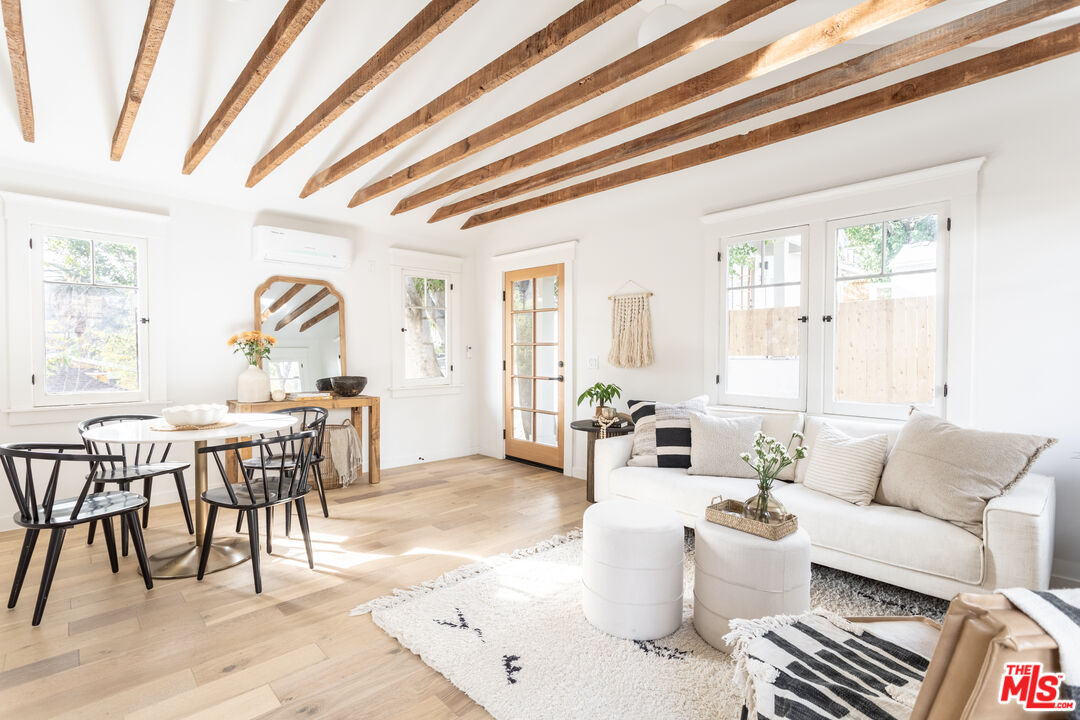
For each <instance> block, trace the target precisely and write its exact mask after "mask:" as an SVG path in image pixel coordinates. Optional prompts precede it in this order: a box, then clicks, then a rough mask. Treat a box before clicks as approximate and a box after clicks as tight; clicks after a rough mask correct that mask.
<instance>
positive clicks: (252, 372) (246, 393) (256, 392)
mask: <svg viewBox="0 0 1080 720" xmlns="http://www.w3.org/2000/svg"><path fill="white" fill-rule="evenodd" d="M269 399H270V376H269V375H267V374H266V373H265V372H263V370H262V368H260V367H259V366H258V365H248V368H247V370H245V371H244V372H242V373H240V377H238V378H237V379H236V400H237V402H242V403H253V402H266V401H268V400H269Z"/></svg>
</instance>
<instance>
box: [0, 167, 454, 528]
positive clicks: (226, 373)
mask: <svg viewBox="0 0 1080 720" xmlns="http://www.w3.org/2000/svg"><path fill="white" fill-rule="evenodd" d="M0 189H5V190H11V191H16V192H21V193H29V194H36V195H46V196H50V197H59V198H63V199H70V200H78V201H83V202H94V203H97V204H100V205H110V206H116V207H123V208H128V209H138V210H148V211H153V212H159V213H163V214H167V215H169V216H170V217H171V221H170V224H169V237H168V240H167V241H165V242H162V243H159V244H157V245H155V246H153V247H151V248H150V257H151V262H153V263H163V264H164V265H165V267H166V268H167V273H166V275H167V278H168V283H167V285H166V286H165V287H160V286H154V287H152V288H150V293H151V301H150V302H151V315H152V320H151V329H150V332H152V333H165V334H167V336H168V340H167V344H166V347H167V351H168V370H167V383H166V387H167V398H168V400H169V402H170V403H189V402H221V401H225V400H228V399H230V398H233V397H235V396H236V384H235V383H236V376H237V375H238V374H239V373H240V372H241V370H242V369H243V368H244V366H245V361H244V359H243V357H242V356H238V355H233V354H231V350H230V349H229V348H228V347H226V345H225V341H226V340H227V339H228V337H229V336H230V335H231V334H233V333H235V332H237V331H240V330H244V329H249V328H250V326H251V322H252V318H251V312H252V293H253V292H254V290H255V288H256V286H257V285H259V284H260V283H262V282H263V281H264V280H265V279H266V278H267V277H269V276H270V275H277V274H287V275H297V276H301V277H317V278H324V279H327V280H330V281H331V282H332V283H333V284H334V285H335V286H336V287H337V289H338V290H340V291H341V292H342V294H343V295H344V296H345V307H346V314H347V325H348V327H347V342H348V349H347V352H348V368H347V369H348V371H349V372H350V373H351V374H354V375H366V376H367V377H368V379H369V384H368V387H367V390H366V391H365V392H366V393H368V394H373V395H380V396H382V403H381V404H382V438H381V442H382V445H381V452H382V466H383V467H384V468H389V467H395V466H398V465H404V464H409V463H414V462H417V461H419V460H420V459H421V458H423V459H425V460H436V459H442V458H449V457H459V456H462V455H468V454H470V453H472V452H474V444H473V431H472V428H471V426H470V425H469V424H468V423H462V422H454V419H455V418H461V417H466V416H468V414H469V409H470V407H471V406H472V398H471V396H470V395H468V394H467V392H463V393H461V394H457V395H444V396H438V397H416V398H403V399H395V398H391V397H389V393H388V392H387V391H386V390H387V388H388V387H389V385H390V367H391V347H390V342H391V339H392V338H393V337H394V335H393V333H392V332H391V331H392V330H393V328H391V327H390V325H391V324H392V323H393V320H392V317H393V313H392V312H391V310H392V307H393V306H392V305H391V303H393V302H394V300H395V297H394V296H393V295H392V293H391V289H390V288H391V282H390V279H391V276H392V274H391V273H390V272H389V258H388V252H387V249H388V248H389V247H390V246H392V245H399V246H404V247H413V246H415V245H414V244H412V243H410V242H409V241H408V240H407V239H404V240H403V239H402V238H394V237H387V236H381V235H374V234H370V233H365V232H362V231H361V230H360V229H359V228H357V227H355V226H349V225H342V224H334V223H329V224H328V223H322V222H318V221H313V220H311V219H305V218H299V217H287V216H282V215H279V214H276V213H270V212H260V213H253V212H249V211H240V210H230V209H227V208H222V207H215V206H211V205H206V204H200V203H194V202H189V201H180V200H175V199H174V200H170V199H167V198H162V197H156V196H151V195H146V194H143V193H140V192H138V191H137V190H136V189H135V188H124V187H104V186H87V185H86V184H82V183H75V182H72V181H68V180H65V179H63V178H59V177H55V176H44V175H34V174H28V173H18V174H16V173H13V172H10V171H7V170H3V169H0ZM254 224H272V225H283V226H286V227H295V228H298V229H301V230H310V231H317V232H327V233H333V234H340V235H347V236H349V237H351V238H352V239H353V241H354V244H355V247H356V258H355V260H354V262H353V265H352V266H351V267H350V268H349V269H348V270H346V271H324V270H321V269H318V268H310V267H302V266H292V265H282V264H271V263H256V262H253V261H252V259H251V250H250V248H251V241H250V237H251V227H252V225H254ZM2 232H3V230H2V228H0V233H2ZM4 242H5V243H7V242H19V243H21V242H24V239H23V238H4ZM416 247H421V248H423V246H422V245H420V246H416ZM426 249H431V248H430V247H428V248H426ZM437 249H439V250H440V251H441V252H443V253H445V252H446V248H445V247H440V248H437ZM5 256H6V250H4V249H3V248H0V258H3V257H5ZM2 262H3V260H2V259H0V263H2ZM6 277H7V275H6V268H4V267H0V278H6ZM464 280H465V281H464V282H463V283H462V285H463V289H462V292H463V297H462V298H461V301H462V302H464V304H465V307H466V310H467V312H465V313H464V314H463V315H464V318H465V322H464V327H463V328H460V332H463V333H464V334H465V337H466V338H468V337H469V335H470V333H471V332H472V329H471V328H470V327H469V323H468V319H469V318H470V317H471V311H472V307H473V298H472V297H471V292H470V290H469V288H470V287H471V286H472V283H471V263H470V264H469V267H468V268H467V269H466V272H465V277H464ZM4 283H5V284H6V280H5V281H4ZM7 295H8V292H7V289H6V288H4V290H3V292H0V316H2V317H3V318H5V319H6V317H7V312H8V310H10V311H11V312H20V311H21V310H20V308H21V307H22V306H23V303H24V300H23V299H22V298H10V297H7ZM8 342H12V343H28V342H29V338H8V334H7V332H6V323H3V322H2V321H0V358H4V359H5V360H6V358H7V356H8V355H7V352H8V348H7V344H8ZM455 364H456V361H455ZM460 367H461V369H462V372H461V374H460V375H459V378H460V381H461V382H463V383H464V384H465V386H466V390H467V389H468V388H469V387H470V386H471V384H472V383H473V374H474V373H473V368H472V366H471V363H470V362H469V361H468V360H465V359H464V358H462V359H461V364H460ZM6 384H7V383H6V379H5V381H4V382H3V383H2V386H3V389H0V393H4V394H6ZM7 407H8V403H7V398H6V397H3V396H0V441H3V442H15V441H31V440H34V441H69V442H75V441H77V439H78V438H77V435H76V432H75V420H72V421H65V422H59V423H49V424H31V425H25V424H18V425H13V424H11V423H10V421H9V420H10V418H9V416H8V414H7V413H5V412H2V410H4V409H6V408H7ZM157 407H160V406H157ZM147 409H150V410H156V407H151V408H142V409H137V410H134V411H136V412H142V411H145V410H147ZM79 414H80V417H79V418H78V419H84V418H89V417H94V416H95V415H98V414H103V413H100V412H95V411H94V410H90V409H87V410H85V411H81V412H80V413H79ZM343 417H344V414H343V413H342V414H341V418H343ZM331 421H333V422H340V418H338V417H336V414H335V416H332V418H331ZM365 448H366V446H365ZM365 452H366V450H365ZM190 454H191V450H190V448H186V447H182V446H177V447H175V448H174V451H173V456H175V457H179V458H190ZM216 482H219V480H218V479H217V478H216V477H215V476H214V473H213V472H212V473H211V483H216ZM192 483H193V477H192V475H191V473H190V472H189V473H188V484H189V492H190V486H191V485H192ZM76 487H77V483H69V487H67V488H65V490H66V491H68V492H71V493H73V492H74V491H73V490H72V488H76ZM175 497H176V493H175V489H174V488H171V487H170V483H168V482H158V484H157V485H156V486H155V489H154V504H155V505H156V504H159V503H162V502H174V501H175ZM14 511H15V507H14V502H13V500H12V498H11V495H10V493H9V492H2V493H0V530H3V529H8V528H10V527H13V524H12V521H11V515H12V513H13V512H14Z"/></svg>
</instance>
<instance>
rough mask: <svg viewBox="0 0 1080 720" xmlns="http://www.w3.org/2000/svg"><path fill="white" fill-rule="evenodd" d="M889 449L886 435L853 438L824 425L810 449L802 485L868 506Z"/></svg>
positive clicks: (879, 480)
mask: <svg viewBox="0 0 1080 720" xmlns="http://www.w3.org/2000/svg"><path fill="white" fill-rule="evenodd" d="M888 452H889V437H888V436H887V435H871V436H869V437H861V438H855V437H850V436H848V435H845V434H844V433H842V432H840V431H839V430H836V429H835V428H832V427H830V426H828V425H823V426H822V428H821V432H819V433H818V436H817V439H816V440H815V441H814V446H813V447H812V448H809V458H808V460H809V465H808V466H807V468H806V479H805V480H804V481H803V485H805V486H806V487H808V488H810V489H811V490H817V491H818V492H823V493H826V494H828V495H832V496H833V497H837V498H840V499H841V500H846V501H848V502H849V503H853V504H855V505H869V504H870V501H871V500H873V499H874V493H875V492H877V486H878V483H879V482H881V470H882V468H884V467H885V457H886V455H888Z"/></svg>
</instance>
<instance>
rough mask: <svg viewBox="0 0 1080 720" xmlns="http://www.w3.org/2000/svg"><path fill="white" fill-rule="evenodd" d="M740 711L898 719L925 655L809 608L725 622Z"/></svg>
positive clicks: (906, 710) (767, 717) (910, 701)
mask: <svg viewBox="0 0 1080 720" xmlns="http://www.w3.org/2000/svg"><path fill="white" fill-rule="evenodd" d="M731 628H732V630H731V632H730V633H729V634H728V635H726V636H725V637H724V640H725V641H726V642H728V643H730V644H732V645H733V646H734V647H735V650H734V652H733V653H732V657H733V658H734V659H735V663H736V669H735V684H736V685H738V686H740V687H742V688H743V697H744V703H745V708H744V712H743V717H744V718H746V717H749V718H754V719H755V720H758V719H764V720H772V719H773V718H819V717H820V718H839V717H843V718H845V719H849V720H863V719H871V718H872V719H873V720H886V719H888V718H897V719H898V720H901V719H905V718H907V717H908V716H909V715H910V714H911V708H912V706H913V705H914V702H915V698H916V697H917V696H918V694H919V688H920V687H921V686H922V679H923V676H924V675H925V673H926V668H927V666H928V665H929V664H930V661H929V659H927V658H925V657H923V656H921V655H919V654H917V653H914V652H912V651H910V650H907V649H905V648H903V647H900V646H899V645H896V644H894V643H892V642H889V641H887V640H884V639H882V638H879V637H877V636H876V635H874V634H873V633H871V632H869V631H867V630H865V629H864V628H862V627H860V626H858V625H855V624H854V623H851V622H848V621H847V620H844V619H843V618H841V617H839V616H836V615H833V614H831V613H825V612H822V611H815V612H811V613H806V614H805V615H797V616H776V617H770V618H762V619H760V620H732V621H731Z"/></svg>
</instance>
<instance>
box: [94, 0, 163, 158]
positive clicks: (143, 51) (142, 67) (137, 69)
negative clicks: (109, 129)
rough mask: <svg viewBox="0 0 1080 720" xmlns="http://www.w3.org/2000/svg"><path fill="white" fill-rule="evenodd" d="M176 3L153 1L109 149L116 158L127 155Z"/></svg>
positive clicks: (147, 14) (148, 11)
mask: <svg viewBox="0 0 1080 720" xmlns="http://www.w3.org/2000/svg"><path fill="white" fill-rule="evenodd" d="M175 2H176V0H150V8H149V9H148V10H147V11H146V24H145V25H143V31H142V39H141V40H140V41H139V52H138V53H136V55H135V66H134V67H133V68H132V69H131V79H130V80H128V87H127V94H126V95H124V106H123V107H122V108H120V117H119V118H118V119H117V121H116V130H115V131H114V132H113V139H112V150H111V151H110V152H109V157H110V158H111V159H113V160H119V159H120V158H122V157H123V156H124V148H125V147H127V141H128V137H130V136H131V128H132V127H134V126H135V116H136V115H137V114H138V113H139V107H140V106H141V105H142V99H143V94H144V93H145V92H146V86H147V85H149V84H150V75H151V74H152V73H153V72H154V63H156V62H157V56H158V51H159V50H161V41H162V40H163V39H164V38H165V29H166V28H167V27H169V18H170V17H172V11H173V5H174V4H175Z"/></svg>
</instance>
